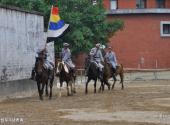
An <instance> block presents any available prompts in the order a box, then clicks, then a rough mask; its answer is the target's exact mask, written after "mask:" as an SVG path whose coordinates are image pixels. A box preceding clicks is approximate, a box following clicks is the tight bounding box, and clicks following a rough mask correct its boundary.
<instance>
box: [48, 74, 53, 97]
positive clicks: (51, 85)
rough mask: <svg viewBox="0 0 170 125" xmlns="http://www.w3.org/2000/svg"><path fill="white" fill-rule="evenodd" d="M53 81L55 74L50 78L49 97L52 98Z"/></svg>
mask: <svg viewBox="0 0 170 125" xmlns="http://www.w3.org/2000/svg"><path fill="white" fill-rule="evenodd" d="M53 81H54V76H53V78H52V79H51V80H50V96H49V99H51V98H52V88H53Z"/></svg>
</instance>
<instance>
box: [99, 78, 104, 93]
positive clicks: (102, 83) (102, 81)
mask: <svg viewBox="0 0 170 125" xmlns="http://www.w3.org/2000/svg"><path fill="white" fill-rule="evenodd" d="M100 83H101V84H100V88H99V92H101V91H104V84H105V80H104V79H103V80H100Z"/></svg>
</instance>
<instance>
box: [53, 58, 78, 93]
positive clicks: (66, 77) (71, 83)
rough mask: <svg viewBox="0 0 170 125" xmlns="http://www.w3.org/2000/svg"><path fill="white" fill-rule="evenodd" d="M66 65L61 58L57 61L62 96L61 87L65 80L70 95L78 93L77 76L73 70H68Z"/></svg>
mask: <svg viewBox="0 0 170 125" xmlns="http://www.w3.org/2000/svg"><path fill="white" fill-rule="evenodd" d="M65 67H66V64H65V63H64V62H61V61H60V60H57V61H56V74H57V76H59V81H60V96H61V87H62V86H63V82H66V85H67V95H68V96H69V95H73V94H74V93H76V89H75V79H76V77H75V76H74V74H73V72H71V71H68V72H67V71H66V69H65ZM69 88H70V90H69Z"/></svg>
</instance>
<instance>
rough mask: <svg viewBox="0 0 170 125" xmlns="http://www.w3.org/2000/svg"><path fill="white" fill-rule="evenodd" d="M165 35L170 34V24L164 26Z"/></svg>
mask: <svg viewBox="0 0 170 125" xmlns="http://www.w3.org/2000/svg"><path fill="white" fill-rule="evenodd" d="M163 34H170V24H163Z"/></svg>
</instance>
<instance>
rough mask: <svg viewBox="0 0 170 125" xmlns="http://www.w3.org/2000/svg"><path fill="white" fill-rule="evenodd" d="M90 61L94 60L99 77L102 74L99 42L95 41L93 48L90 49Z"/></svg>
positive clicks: (102, 60)
mask: <svg viewBox="0 0 170 125" xmlns="http://www.w3.org/2000/svg"><path fill="white" fill-rule="evenodd" d="M90 56H91V61H94V62H96V64H97V67H98V68H99V73H100V74H99V77H100V78H102V76H103V67H104V66H103V65H102V62H104V59H103V55H102V52H101V49H100V43H97V44H96V45H95V47H94V48H92V49H91V51H90Z"/></svg>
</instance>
